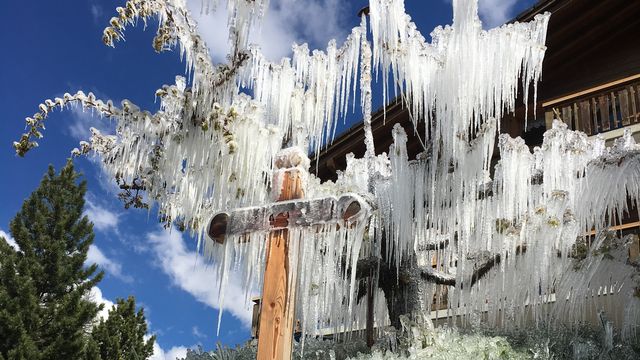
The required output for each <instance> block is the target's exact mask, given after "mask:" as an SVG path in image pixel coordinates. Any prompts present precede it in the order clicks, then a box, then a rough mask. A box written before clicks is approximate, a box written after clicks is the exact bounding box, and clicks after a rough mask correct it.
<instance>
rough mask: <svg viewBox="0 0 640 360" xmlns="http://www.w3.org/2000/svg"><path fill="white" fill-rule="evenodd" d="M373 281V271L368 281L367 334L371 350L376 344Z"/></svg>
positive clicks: (370, 272) (370, 271)
mask: <svg viewBox="0 0 640 360" xmlns="http://www.w3.org/2000/svg"><path fill="white" fill-rule="evenodd" d="M373 280H374V274H373V269H371V270H369V279H367V328H366V333H367V346H368V347H369V348H371V347H372V346H373V344H374V343H375V337H374V335H373V326H374V318H373V316H374V311H373V306H374V302H373V300H374V297H373V291H374V287H373Z"/></svg>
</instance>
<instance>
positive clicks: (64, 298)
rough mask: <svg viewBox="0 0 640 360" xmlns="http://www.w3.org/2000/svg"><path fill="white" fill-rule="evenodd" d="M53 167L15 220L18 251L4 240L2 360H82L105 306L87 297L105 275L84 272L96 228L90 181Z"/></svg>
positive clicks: (92, 269) (0, 249) (0, 255)
mask: <svg viewBox="0 0 640 360" xmlns="http://www.w3.org/2000/svg"><path fill="white" fill-rule="evenodd" d="M79 177H80V175H79V174H78V173H76V172H75V171H74V168H73V164H72V163H71V162H68V163H67V164H66V166H65V167H63V168H62V170H61V171H60V173H59V174H58V175H56V173H55V171H54V169H53V167H52V166H50V167H49V170H48V172H47V174H46V175H45V176H44V178H43V179H42V181H41V183H40V186H39V187H38V188H37V189H36V190H35V191H34V192H33V193H32V194H31V195H30V196H29V198H27V200H25V202H24V204H23V205H22V208H21V210H20V211H19V212H18V213H17V214H16V216H15V218H14V219H13V220H12V221H11V224H10V230H11V234H12V236H13V237H14V238H15V241H16V243H17V245H18V247H19V250H16V249H13V248H12V247H10V246H8V245H7V244H6V243H5V242H0V259H1V260H0V270H1V273H0V357H4V358H5V359H78V358H81V357H82V355H83V354H84V352H85V347H86V336H85V335H86V334H87V333H88V331H89V330H90V326H91V322H92V321H93V319H94V318H95V316H96V314H97V313H98V311H99V310H100V308H101V305H98V304H95V303H93V302H91V301H90V300H88V299H87V295H88V293H89V291H90V289H91V287H93V286H94V285H96V284H97V283H98V282H99V281H100V280H101V279H102V277H103V273H102V272H97V265H95V264H93V265H90V266H88V267H85V266H84V263H85V261H86V259H87V251H88V250H89V246H90V245H91V244H92V243H93V236H94V235H93V225H92V224H91V222H90V221H89V219H88V218H87V217H86V216H84V215H82V211H83V206H84V194H85V192H86V187H87V186H86V182H85V181H81V182H80V183H78V182H77V181H78V179H79Z"/></svg>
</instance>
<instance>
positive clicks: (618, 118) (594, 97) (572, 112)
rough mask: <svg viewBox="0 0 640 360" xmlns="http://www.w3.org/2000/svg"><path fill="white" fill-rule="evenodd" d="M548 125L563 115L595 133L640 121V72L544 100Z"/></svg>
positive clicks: (574, 126) (570, 122)
mask: <svg viewBox="0 0 640 360" xmlns="http://www.w3.org/2000/svg"><path fill="white" fill-rule="evenodd" d="M543 108H544V112H545V120H546V122H547V127H549V125H550V123H551V121H552V120H553V119H554V118H556V119H558V118H559V119H561V120H562V121H564V122H565V123H566V124H568V125H569V127H571V128H572V129H574V130H580V131H583V132H585V133H586V134H587V135H595V134H598V133H604V132H607V131H610V130H614V129H618V128H621V127H625V126H629V125H633V124H637V123H640V74H639V75H635V76H632V77H628V78H625V79H621V80H619V81H614V82H612V83H608V84H604V85H601V86H598V87H595V88H591V89H588V90H585V91H581V92H578V93H575V94H572V95H568V96H564V97H562V98H559V99H556V100H552V101H548V102H545V103H543Z"/></svg>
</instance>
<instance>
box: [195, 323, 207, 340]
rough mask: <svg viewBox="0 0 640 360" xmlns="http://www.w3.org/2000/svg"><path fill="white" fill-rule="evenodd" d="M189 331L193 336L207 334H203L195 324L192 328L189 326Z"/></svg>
mask: <svg viewBox="0 0 640 360" xmlns="http://www.w3.org/2000/svg"><path fill="white" fill-rule="evenodd" d="M191 333H192V334H193V336H195V337H197V338H200V339H206V338H207V335H205V334H203V333H202V332H201V331H200V329H199V328H198V327H197V326H194V327H193V328H191Z"/></svg>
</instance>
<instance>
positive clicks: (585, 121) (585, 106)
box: [578, 100, 593, 135]
mask: <svg viewBox="0 0 640 360" xmlns="http://www.w3.org/2000/svg"><path fill="white" fill-rule="evenodd" d="M578 118H579V119H580V123H581V124H582V126H583V130H582V131H584V132H585V133H587V134H588V135H593V130H592V129H593V119H592V118H591V107H590V106H589V100H584V101H580V102H579V103H578Z"/></svg>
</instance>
